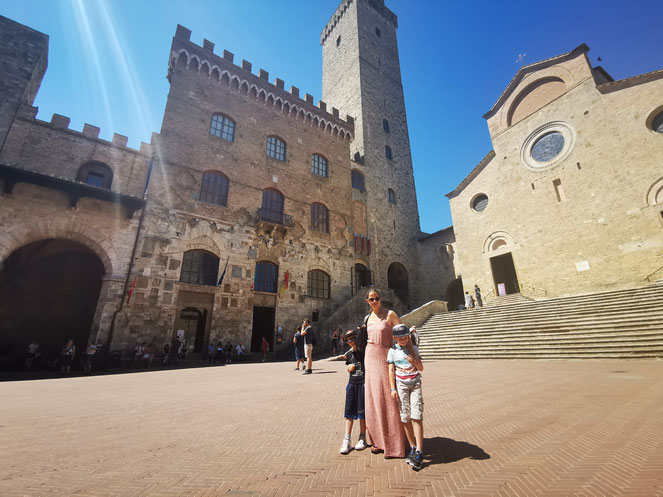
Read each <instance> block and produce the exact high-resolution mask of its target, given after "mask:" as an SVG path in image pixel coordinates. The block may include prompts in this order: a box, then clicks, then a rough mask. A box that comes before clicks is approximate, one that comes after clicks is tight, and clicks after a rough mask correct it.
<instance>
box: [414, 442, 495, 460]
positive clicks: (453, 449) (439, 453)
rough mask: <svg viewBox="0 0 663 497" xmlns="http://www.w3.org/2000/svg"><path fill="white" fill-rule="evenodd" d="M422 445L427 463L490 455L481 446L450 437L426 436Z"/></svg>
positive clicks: (488, 457) (488, 456) (477, 458)
mask: <svg viewBox="0 0 663 497" xmlns="http://www.w3.org/2000/svg"><path fill="white" fill-rule="evenodd" d="M424 447H425V451H424V452H425V455H424V460H425V461H426V463H427V464H447V463H451V462H456V461H460V460H461V459H467V458H470V459H474V460H477V461H480V460H484V459H490V455H489V454H487V453H486V452H485V451H484V450H483V449H482V448H481V447H477V446H476V445H473V444H471V443H467V442H458V441H456V440H453V439H451V438H444V437H434V438H426V439H425V442H424Z"/></svg>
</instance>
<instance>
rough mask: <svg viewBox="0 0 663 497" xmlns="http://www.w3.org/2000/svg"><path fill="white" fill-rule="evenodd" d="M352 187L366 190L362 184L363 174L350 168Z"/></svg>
mask: <svg viewBox="0 0 663 497" xmlns="http://www.w3.org/2000/svg"><path fill="white" fill-rule="evenodd" d="M352 188H356V189H357V190H362V191H364V190H366V187H365V186H364V175H363V174H361V173H360V172H359V171H355V170H354V169H353V170H352Z"/></svg>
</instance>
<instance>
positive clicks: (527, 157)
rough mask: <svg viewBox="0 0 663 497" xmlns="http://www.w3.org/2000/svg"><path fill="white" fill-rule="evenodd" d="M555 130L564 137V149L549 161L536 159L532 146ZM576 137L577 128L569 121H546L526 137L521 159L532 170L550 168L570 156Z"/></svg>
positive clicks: (537, 170) (538, 170) (521, 150)
mask: <svg viewBox="0 0 663 497" xmlns="http://www.w3.org/2000/svg"><path fill="white" fill-rule="evenodd" d="M554 132H557V133H560V134H561V135H562V136H563V137H564V146H563V147H562V150H561V151H560V152H559V154H557V155H556V156H555V157H553V158H552V159H551V160H549V161H547V162H538V161H536V160H534V158H533V157H532V148H534V145H535V144H536V143H537V142H538V141H539V139H540V138H542V137H543V136H545V135H547V134H550V133H554ZM576 137H577V135H576V131H575V129H574V128H573V127H572V126H571V125H570V124H569V123H567V122H564V121H552V122H549V123H546V124H544V125H543V126H539V127H538V128H537V129H535V130H534V131H533V132H532V133H530V134H529V136H528V137H527V138H526V139H525V141H524V142H523V145H522V147H521V149H520V161H521V162H522V164H523V165H524V166H525V167H526V168H527V169H529V170H530V171H536V172H540V171H545V170H547V169H550V168H552V167H554V166H556V165H558V164H559V163H561V162H562V161H564V160H565V159H566V158H567V157H568V156H569V154H570V153H571V151H572V150H573V147H574V146H575V142H576Z"/></svg>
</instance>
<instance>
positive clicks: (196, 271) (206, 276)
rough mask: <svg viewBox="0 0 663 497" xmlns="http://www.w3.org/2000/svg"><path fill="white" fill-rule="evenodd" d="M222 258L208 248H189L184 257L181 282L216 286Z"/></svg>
mask: <svg viewBox="0 0 663 497" xmlns="http://www.w3.org/2000/svg"><path fill="white" fill-rule="evenodd" d="M219 263H220V259H219V257H217V256H216V255H215V254H213V253H212V252H209V251H207V250H198V249H193V250H187V251H186V252H184V255H183V257H182V267H181V269H180V282H181V283H188V284H190V285H205V286H216V285H217V278H218V277H219Z"/></svg>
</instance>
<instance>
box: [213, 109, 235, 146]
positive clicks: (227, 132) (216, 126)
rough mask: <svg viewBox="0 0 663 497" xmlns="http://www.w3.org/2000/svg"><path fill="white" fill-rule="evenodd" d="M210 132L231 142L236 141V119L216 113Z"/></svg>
mask: <svg viewBox="0 0 663 497" xmlns="http://www.w3.org/2000/svg"><path fill="white" fill-rule="evenodd" d="M209 134H210V135H213V136H218V137H219V138H222V139H224V140H227V141H229V142H232V141H235V121H233V120H232V119H230V118H229V117H227V116H224V115H222V114H214V115H213V116H212V124H211V125H210V128H209Z"/></svg>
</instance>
